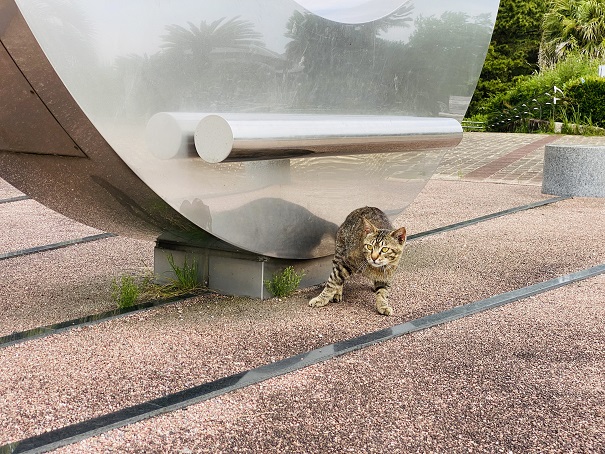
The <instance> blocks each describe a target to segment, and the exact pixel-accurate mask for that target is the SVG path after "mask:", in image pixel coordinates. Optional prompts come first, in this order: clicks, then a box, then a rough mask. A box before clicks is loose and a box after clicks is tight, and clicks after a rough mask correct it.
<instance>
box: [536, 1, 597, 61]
mask: <svg viewBox="0 0 605 454" xmlns="http://www.w3.org/2000/svg"><path fill="white" fill-rule="evenodd" d="M574 51H578V52H580V53H582V54H585V55H588V56H589V57H591V58H601V57H603V56H605V0H554V1H553V2H552V3H551V6H550V7H549V9H548V11H547V12H546V14H545V15H544V24H543V34H542V43H541V44H540V57H539V59H540V67H542V68H544V67H548V66H552V65H554V64H556V63H557V62H558V61H561V60H563V59H565V57H566V56H567V55H568V54H569V53H570V52H574Z"/></svg>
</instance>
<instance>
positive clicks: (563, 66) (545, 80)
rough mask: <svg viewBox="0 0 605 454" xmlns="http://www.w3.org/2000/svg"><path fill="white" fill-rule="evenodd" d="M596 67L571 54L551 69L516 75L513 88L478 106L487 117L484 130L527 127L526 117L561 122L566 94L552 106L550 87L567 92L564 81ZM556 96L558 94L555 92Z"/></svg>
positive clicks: (579, 56)
mask: <svg viewBox="0 0 605 454" xmlns="http://www.w3.org/2000/svg"><path fill="white" fill-rule="evenodd" d="M598 66H599V62H598V61H596V60H591V59H589V58H587V57H585V56H582V55H579V54H574V55H571V56H569V57H568V58H567V59H566V60H564V61H562V62H560V63H559V64H558V65H557V66H555V67H553V68H550V69H546V70H543V71H542V72H540V73H538V74H534V75H532V76H526V77H523V78H520V79H519V80H518V82H517V84H516V85H515V87H514V88H513V89H511V90H509V91H507V92H504V93H501V94H499V95H497V96H495V97H493V98H490V99H489V100H488V101H487V102H486V103H485V104H484V105H483V106H482V108H481V109H480V111H481V112H482V113H484V114H486V115H487V117H488V129H489V130H495V131H502V130H517V129H521V130H522V129H524V128H525V129H529V128H528V127H527V121H526V120H527V119H529V118H536V119H541V120H556V121H561V120H562V115H563V114H564V109H565V103H566V102H567V103H569V102H568V100H567V98H568V96H567V93H566V96H565V99H563V100H560V101H559V103H558V104H557V105H556V106H554V105H553V103H552V99H553V95H554V93H553V88H554V86H557V87H559V88H561V89H564V91H567V90H566V88H564V87H566V84H569V83H570V82H571V81H574V80H579V79H580V78H582V77H584V78H590V77H591V75H593V74H596V73H597V71H598ZM557 97H559V98H560V97H562V96H561V94H560V93H558V96H557ZM601 99H602V98H601ZM593 121H594V118H593Z"/></svg>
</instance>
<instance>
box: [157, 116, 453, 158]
mask: <svg viewBox="0 0 605 454" xmlns="http://www.w3.org/2000/svg"><path fill="white" fill-rule="evenodd" d="M181 118H182V120H181ZM192 126H195V131H193V132H192V131H191V127H192ZM192 134H193V135H194V140H192V137H191V136H192ZM461 139H462V127H461V126H460V123H459V122H457V121H456V120H454V119H451V118H418V117H395V116H377V115H374V116H363V115H292V114H220V115H219V114H191V113H186V114H183V115H182V116H181V115H180V114H178V113H166V112H162V113H159V114H156V115H154V116H153V117H152V118H151V120H149V123H148V124H147V145H148V147H149V148H150V150H151V152H152V153H153V154H154V155H156V156H158V157H164V158H170V157H176V156H191V155H193V153H192V152H191V148H192V145H194V146H195V150H196V151H197V153H198V154H199V155H200V157H201V158H202V159H203V160H204V161H206V162H211V163H218V162H226V161H227V162H233V161H258V160H267V159H284V158H302V157H307V156H313V155H321V156H339V155H347V154H369V153H397V152H403V151H410V150H418V149H427V148H440V147H446V146H449V147H454V146H456V145H458V143H459V142H460V140H461ZM192 142H193V144H192Z"/></svg>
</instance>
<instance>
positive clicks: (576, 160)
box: [542, 144, 605, 197]
mask: <svg viewBox="0 0 605 454" xmlns="http://www.w3.org/2000/svg"><path fill="white" fill-rule="evenodd" d="M542 193H544V194H553V195H560V196H578V197H605V146H597V145H572V144H568V145H546V149H545V151H544V176H543V179H542Z"/></svg>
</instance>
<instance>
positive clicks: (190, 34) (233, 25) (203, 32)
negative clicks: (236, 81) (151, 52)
mask: <svg viewBox="0 0 605 454" xmlns="http://www.w3.org/2000/svg"><path fill="white" fill-rule="evenodd" d="M224 21H225V18H224V17H223V18H221V19H218V20H215V21H214V22H212V23H210V24H208V23H206V21H202V22H201V23H200V26H199V27H196V26H195V25H194V24H192V23H191V22H188V24H189V29H186V28H184V27H181V26H180V25H168V26H166V30H167V31H168V34H166V35H163V36H162V39H163V40H164V41H165V43H164V44H163V45H162V47H163V48H165V49H166V50H167V52H170V53H178V54H181V55H192V56H193V57H195V58H202V59H207V58H208V57H209V55H210V53H211V52H212V51H213V50H216V49H217V48H236V49H242V48H251V47H256V46H258V47H264V43H263V42H262V41H261V40H260V38H261V37H262V35H261V34H260V33H258V32H256V31H254V24H252V23H251V22H249V21H246V20H242V19H238V17H233V18H231V19H229V20H228V21H226V22H224Z"/></svg>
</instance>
